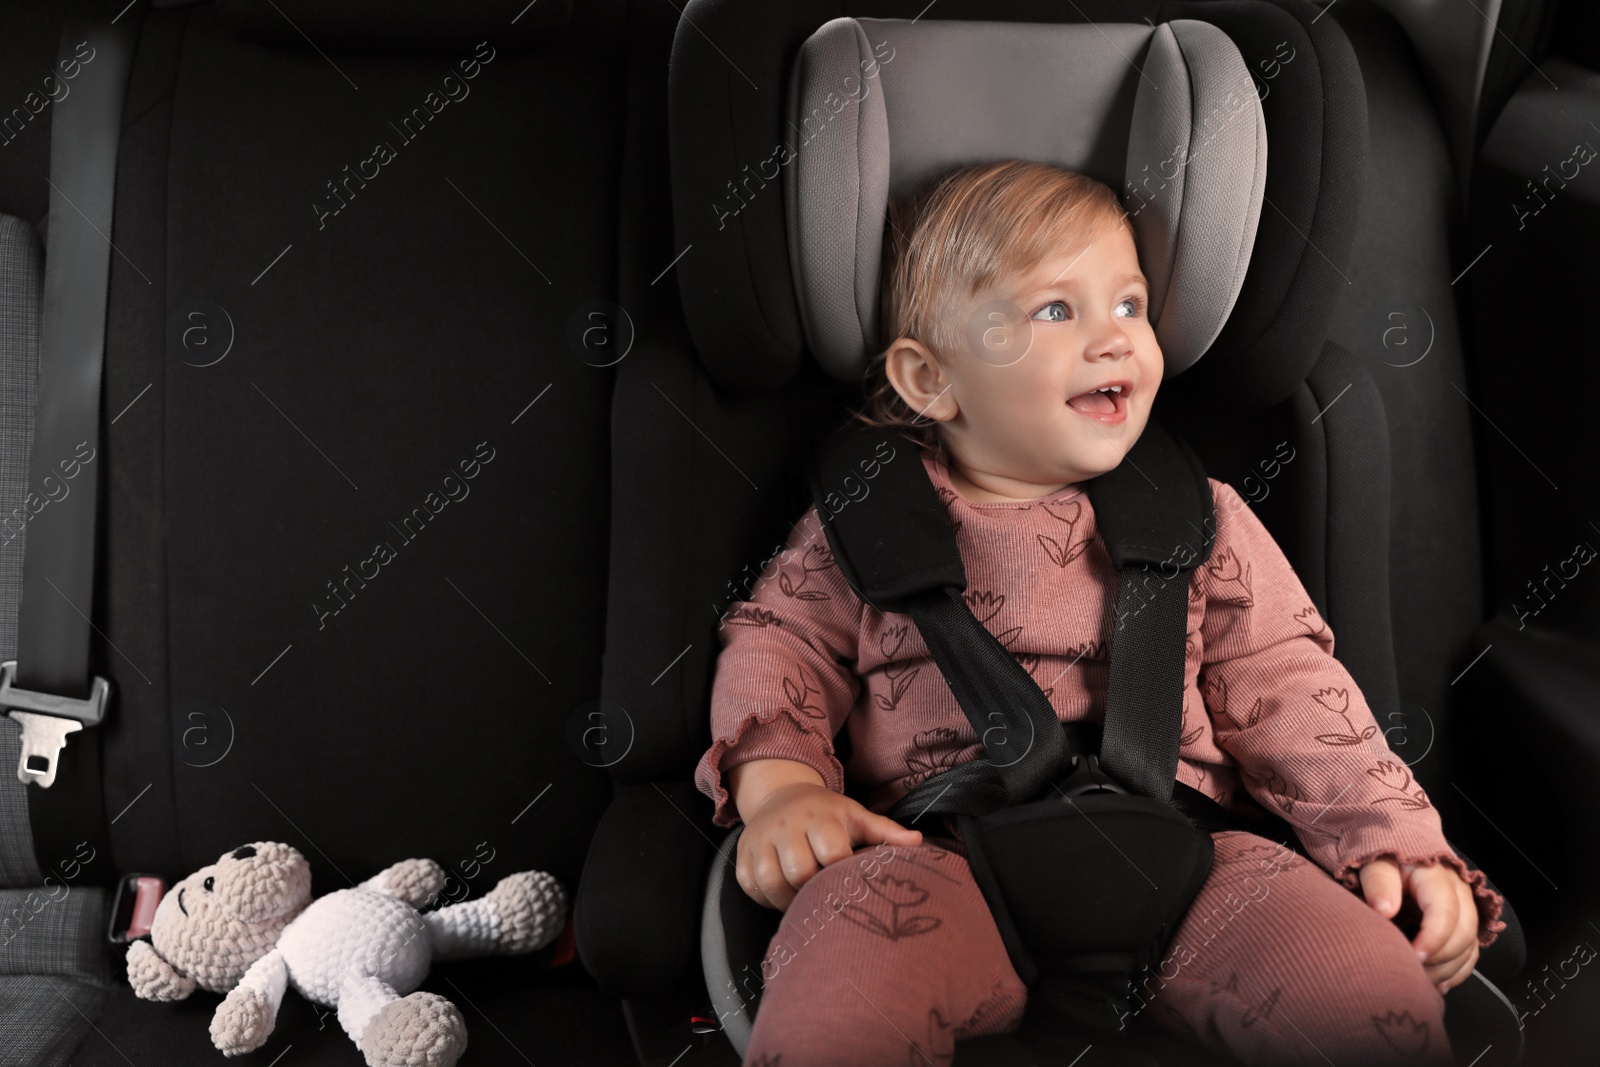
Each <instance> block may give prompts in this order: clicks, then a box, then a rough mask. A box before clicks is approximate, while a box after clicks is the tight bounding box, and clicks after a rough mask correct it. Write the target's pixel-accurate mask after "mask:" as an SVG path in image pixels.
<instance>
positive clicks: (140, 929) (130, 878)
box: [106, 874, 167, 945]
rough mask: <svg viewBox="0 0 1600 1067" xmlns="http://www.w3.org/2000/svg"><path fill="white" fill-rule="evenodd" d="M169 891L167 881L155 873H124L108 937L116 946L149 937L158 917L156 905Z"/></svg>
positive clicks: (112, 903) (120, 881) (115, 901)
mask: <svg viewBox="0 0 1600 1067" xmlns="http://www.w3.org/2000/svg"><path fill="white" fill-rule="evenodd" d="M166 891H167V883H166V882H164V881H163V880H162V879H160V878H158V877H156V876H155V875H153V874H125V875H123V876H122V877H121V878H119V879H118V880H117V895H116V896H115V897H114V898H112V901H111V923H110V925H109V926H108V927H107V928H106V938H107V939H108V940H110V942H111V943H112V944H113V945H126V944H127V943H128V942H129V941H137V940H139V938H141V937H146V936H148V935H149V933H150V924H151V923H153V922H155V919H156V905H158V904H160V903H161V898H162V896H163V895H165V893H166Z"/></svg>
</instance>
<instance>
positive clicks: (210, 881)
mask: <svg viewBox="0 0 1600 1067" xmlns="http://www.w3.org/2000/svg"><path fill="white" fill-rule="evenodd" d="M216 882H217V880H216V879H215V878H207V879H206V880H205V881H204V882H203V883H201V884H202V885H204V886H205V889H206V892H207V893H209V892H211V887H212V886H213V885H215V884H216Z"/></svg>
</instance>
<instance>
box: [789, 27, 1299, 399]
mask: <svg viewBox="0 0 1600 1067" xmlns="http://www.w3.org/2000/svg"><path fill="white" fill-rule="evenodd" d="M857 101H859V102H857ZM789 117H790V121H791V124H792V131H791V132H792V133H793V135H794V137H795V138H796V139H797V140H796V148H795V158H794V159H793V161H792V162H790V164H789V165H788V166H787V167H785V174H784V195H785V198H786V201H787V204H786V207H787V211H788V227H789V237H790V240H789V254H790V266H791V269H792V274H793V277H794V283H795V295H796V298H797V299H798V301H799V304H800V317H801V322H802V324H803V326H804V330H805V334H806V340H807V344H808V346H809V347H810V349H811V351H812V352H813V353H814V354H815V356H816V357H817V359H818V361H819V362H820V363H821V364H822V366H823V368H824V369H825V370H827V372H828V373H829V374H831V375H833V376H834V377H837V378H840V379H843V380H847V381H860V380H861V376H862V373H863V372H864V370H865V369H866V364H867V360H868V359H869V357H870V356H871V355H872V354H873V352H874V351H875V350H876V347H877V344H878V334H877V330H878V299H877V294H878V275H879V269H880V259H881V257H882V240H883V228H884V226H885V221H884V219H885V212H886V210H887V205H888V199H889V196H890V195H891V194H893V195H895V196H900V195H903V194H905V193H907V192H909V191H910V190H911V189H913V188H914V187H915V186H916V185H917V184H918V183H919V182H920V181H921V180H922V179H923V178H925V177H928V176H930V175H932V174H935V173H939V172H943V171H947V170H950V169H951V168H953V167H956V166H960V165H963V164H967V163H978V162H984V161H988V160H995V159H1026V160H1032V161H1036V162H1043V163H1053V164H1056V165H1058V166H1061V167H1065V168H1067V169H1069V170H1075V171H1080V172H1082V173H1084V174H1087V175H1089V176H1090V177H1093V178H1097V179H1099V180H1100V181H1103V182H1105V183H1106V184H1107V185H1110V186H1111V187H1112V188H1113V189H1117V190H1118V191H1119V192H1120V194H1121V196H1122V202H1123V206H1124V207H1125V208H1126V209H1127V210H1128V211H1129V212H1130V213H1131V215H1132V220H1131V221H1132V223H1133V227H1134V233H1135V236H1136V240H1137V243H1138V246H1139V260H1140V266H1141V268H1142V269H1143V270H1144V274H1145V276H1146V277H1147V278H1148V279H1149V281H1150V318H1151V321H1152V322H1153V323H1155V329H1156V340H1157V341H1158V343H1159V344H1160V345H1161V349H1162V352H1163V354H1164V355H1165V357H1166V374H1165V377H1169V378H1170V377H1172V376H1173V375H1175V374H1178V373H1181V372H1182V371H1184V370H1186V369H1187V368H1188V367H1190V366H1191V365H1193V363H1194V362H1195V361H1196V360H1198V359H1199V358H1200V357H1201V356H1202V355H1204V354H1205V351H1206V349H1207V348H1209V347H1210V345H1211V342H1212V341H1214V340H1215V339H1216V337H1217V334H1218V333H1220V332H1221V330H1222V327H1223V324H1224V323H1226V322H1227V319H1228V314H1229V312H1230V311H1232V310H1233V304H1234V301H1235V300H1236V299H1237V298H1238V295H1239V288H1240V286H1241V285H1242V284H1243V282H1244V275H1245V268H1246V267H1247V266H1248V265H1249V262H1250V250H1251V246H1252V245H1253V244H1254V242H1255V235H1256V222H1257V220H1258V219H1259V218H1260V214H1261V200H1262V190H1263V189H1264V188H1265V185H1266V174H1267V133H1266V122H1265V120H1264V118H1263V116H1262V113H1261V103H1260V101H1259V100H1258V99H1257V95H1256V88H1255V85H1254V83H1253V82H1252V81H1251V78H1250V72H1249V71H1248V70H1247V69H1246V67H1245V64H1244V59H1243V57H1241V56H1240V55H1239V50H1238V48H1237V47H1235V46H1234V44H1233V42H1232V41H1231V40H1230V39H1229V38H1228V36H1227V34H1225V33H1223V32H1222V31H1221V30H1220V29H1218V28H1217V27H1216V26H1213V25H1211V24H1210V23H1208V22H1200V21H1196V20H1192V19H1175V20H1173V21H1171V22H1165V23H1162V24H1161V25H1160V26H1157V27H1154V28H1152V27H1150V26H1148V25H1145V24H1140V23H1133V24H1128V23H1100V24H1098V25H1074V24H1057V23H1016V22H938V21H915V22H913V21H908V20H905V19H867V18H863V19H854V18H837V19H833V20H832V21H830V22H828V23H825V24H824V25H823V26H822V27H820V28H819V29H818V30H817V31H816V32H815V33H814V34H812V35H811V37H810V38H809V39H808V40H807V41H806V42H805V44H804V45H803V46H802V47H801V50H800V55H799V58H798V60H797V61H796V63H795V65H794V67H793V70H792V75H791V79H790V85H789ZM885 340H887V339H885Z"/></svg>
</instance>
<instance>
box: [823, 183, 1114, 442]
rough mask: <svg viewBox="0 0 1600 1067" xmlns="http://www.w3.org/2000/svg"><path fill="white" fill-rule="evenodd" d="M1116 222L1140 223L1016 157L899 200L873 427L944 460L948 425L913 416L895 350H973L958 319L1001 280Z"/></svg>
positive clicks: (887, 254)
mask: <svg viewBox="0 0 1600 1067" xmlns="http://www.w3.org/2000/svg"><path fill="white" fill-rule="evenodd" d="M1108 223H1112V224H1115V223H1120V224H1121V225H1123V226H1126V227H1127V228H1128V234H1129V236H1133V225H1132V224H1131V223H1130V222H1129V221H1128V213H1127V211H1126V210H1125V209H1124V208H1123V206H1122V203H1121V201H1120V200H1118V198H1117V194H1116V192H1115V191H1114V190H1113V189H1112V188H1111V187H1110V186H1109V185H1106V184H1105V183H1104V182H1100V181H1097V180H1095V179H1094V178H1091V177H1089V176H1088V175H1085V174H1080V173H1078V172H1076V171H1070V170H1066V169H1064V168H1062V167H1057V166H1054V165H1052V164H1049V163H1034V162H1030V161H1027V160H1020V159H1008V160H1000V161H997V162H991V163H977V164H972V165H969V166H965V167H960V168H958V169H956V170H953V171H950V172H948V173H946V174H944V175H942V176H935V177H933V178H930V179H928V180H927V181H924V182H923V183H922V184H921V185H920V186H918V187H917V188H916V189H915V190H913V191H912V193H911V194H910V195H909V196H906V197H891V198H890V201H889V215H888V226H887V228H886V230H885V233H884V256H883V270H882V272H881V278H882V281H881V283H880V285H879V290H878V293H879V308H880V313H879V323H880V330H879V334H880V336H879V338H878V343H879V344H880V345H881V346H882V347H880V349H879V351H878V352H877V354H876V355H874V356H873V357H872V359H871V360H870V361H869V362H868V364H867V370H866V374H865V377H864V380H863V383H862V391H863V394H864V396H865V399H866V405H867V410H866V411H864V412H861V411H856V412H852V414H853V415H854V416H855V417H856V418H857V419H860V420H861V421H862V422H865V423H867V424H868V425H869V426H880V427H893V428H897V429H899V430H900V432H901V433H902V434H903V435H904V436H905V437H906V438H908V439H909V440H911V441H912V442H913V443H915V444H916V445H917V446H918V447H920V448H922V449H923V450H925V451H928V452H931V453H933V454H935V455H938V456H940V457H943V455H944V440H943V437H942V436H941V435H940V433H939V425H940V424H939V423H938V422H937V421H936V420H933V419H929V418H926V417H925V416H921V415H919V414H917V413H916V412H915V411H912V410H911V408H910V407H909V406H908V405H907V404H906V402H905V400H904V399H903V398H902V397H901V396H900V394H899V393H898V392H896V391H895V388H894V385H893V384H892V383H891V382H890V381H889V376H888V373H887V369H886V368H887V365H888V354H889V347H888V346H889V345H890V344H891V343H892V342H893V341H895V340H897V339H898V338H901V337H910V338H913V339H914V340H917V341H921V342H922V343H923V344H925V345H927V346H928V348H929V349H931V350H932V352H933V354H934V355H935V357H937V358H939V359H941V360H943V359H949V358H953V357H954V356H955V354H956V353H957V352H959V351H961V349H962V347H963V346H964V345H965V343H966V341H965V338H964V337H963V336H962V329H961V324H960V323H959V322H957V321H955V320H956V319H957V317H958V316H957V315H956V314H954V313H953V312H954V311H955V310H956V309H957V308H960V307H961V306H962V305H963V304H964V303H965V302H966V301H967V300H969V299H970V298H971V297H973V296H975V295H976V294H977V293H978V292H979V291H980V290H982V289H984V288H986V287H988V286H989V285H991V284H993V283H995V282H996V281H998V280H1000V279H1001V278H1005V277H1011V276H1015V275H1017V274H1021V273H1025V272H1027V271H1030V270H1033V269H1034V268H1035V267H1037V266H1038V265H1039V263H1041V262H1042V261H1043V260H1044V258H1045V257H1046V256H1047V255H1049V254H1050V253H1051V252H1053V251H1055V250H1057V249H1059V248H1061V247H1062V245H1063V243H1064V242H1066V241H1067V240H1069V239H1070V238H1074V237H1081V236H1082V235H1085V234H1088V233H1092V232H1094V231H1095V230H1097V229H1098V228H1099V227H1101V226H1103V225H1106V224H1108Z"/></svg>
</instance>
